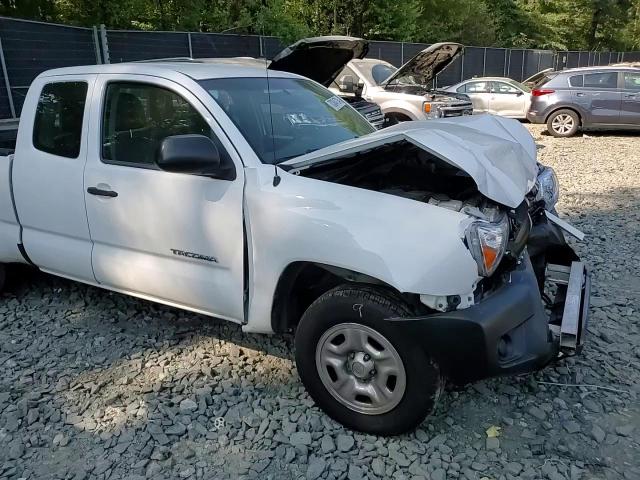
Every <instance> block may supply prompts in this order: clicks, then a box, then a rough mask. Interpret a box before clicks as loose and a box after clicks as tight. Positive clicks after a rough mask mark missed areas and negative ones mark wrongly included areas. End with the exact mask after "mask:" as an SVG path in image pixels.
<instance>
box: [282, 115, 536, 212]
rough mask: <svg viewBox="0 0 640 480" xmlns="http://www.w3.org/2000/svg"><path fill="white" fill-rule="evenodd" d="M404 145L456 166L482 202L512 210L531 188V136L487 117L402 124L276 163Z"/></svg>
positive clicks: (295, 164) (294, 164)
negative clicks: (476, 190)
mask: <svg viewBox="0 0 640 480" xmlns="http://www.w3.org/2000/svg"><path fill="white" fill-rule="evenodd" d="M402 141H408V142H411V143H413V144H414V145H416V146H418V147H420V148H423V149H424V150H425V151H427V152H429V153H431V154H433V155H436V156H437V157H438V158H440V159H442V160H444V161H445V162H447V163H449V164H451V165H454V166H455V167H458V168H460V169H461V170H463V171H465V172H466V173H468V174H469V176H471V178H473V180H474V181H475V183H476V185H477V186H478V190H479V191H480V193H482V194H483V195H484V196H486V197H487V198H490V199H491V200H494V201H496V202H498V203H501V204H503V205H506V206H508V207H511V208H516V207H517V206H518V205H520V203H522V201H523V200H524V197H525V195H526V194H527V192H529V190H531V188H532V187H533V185H534V183H535V181H536V176H537V173H538V167H537V163H536V146H535V143H534V140H533V137H532V136H531V134H529V132H528V131H527V129H526V128H525V127H524V126H522V125H521V124H520V122H518V121H517V120H512V119H507V118H503V117H497V116H493V115H473V116H468V117H457V118H452V119H438V120H427V121H422V122H404V123H400V124H398V125H395V126H393V127H390V128H386V129H384V130H380V131H377V132H374V133H371V134H369V135H366V136H363V137H359V138H354V139H352V140H347V141H345V142H341V143H337V144H335V145H330V146H328V147H325V148H323V149H320V150H316V151H315V152H311V153H308V154H306V155H302V156H300V157H296V158H293V159H290V160H287V161H286V162H283V163H281V164H280V165H281V166H283V167H284V166H286V167H287V169H289V170H291V169H304V168H306V167H308V166H311V165H314V164H317V163H320V162H325V161H332V160H335V159H337V158H342V157H347V156H351V155H355V154H357V153H361V152H366V151H367V150H371V149H373V148H376V147H380V146H383V145H388V144H392V143H394V142H402Z"/></svg>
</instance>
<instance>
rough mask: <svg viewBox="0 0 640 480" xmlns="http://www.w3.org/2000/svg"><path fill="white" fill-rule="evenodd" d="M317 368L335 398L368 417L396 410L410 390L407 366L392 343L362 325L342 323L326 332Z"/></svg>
mask: <svg viewBox="0 0 640 480" xmlns="http://www.w3.org/2000/svg"><path fill="white" fill-rule="evenodd" d="M316 368H317V369H318V374H319V375H320V379H321V380H322V383H323V385H324V386H325V388H326V389H327V391H328V392H329V393H330V394H331V395H332V396H333V398H335V399H336V400H338V401H339V402H340V403H342V404H343V405H344V406H346V407H347V408H349V409H351V410H353V411H355V412H359V413H364V414H367V415H380V414H382V413H386V412H388V411H390V410H392V409H393V408H394V407H395V406H396V405H398V403H400V401H401V400H402V397H403V396H404V392H405V389H406V386H407V376H406V373H405V370H404V364H403V363H402V359H401V358H400V355H399V354H398V352H397V351H396V349H395V348H394V347H393V345H391V342H389V340H387V339H386V338H385V337H384V336H383V335H382V334H380V333H379V332H377V331H376V330H374V329H373V328H369V327H367V326H365V325H360V324H358V323H340V324H338V325H334V326H333V327H331V328H330V329H328V330H327V331H326V332H324V334H323V335H322V337H320V340H319V341H318V345H317V347H316Z"/></svg>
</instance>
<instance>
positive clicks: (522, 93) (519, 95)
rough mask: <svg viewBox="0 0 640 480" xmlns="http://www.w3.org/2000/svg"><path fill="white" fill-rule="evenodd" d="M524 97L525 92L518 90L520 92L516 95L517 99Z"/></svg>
mask: <svg viewBox="0 0 640 480" xmlns="http://www.w3.org/2000/svg"><path fill="white" fill-rule="evenodd" d="M522 95H524V92H522V91H521V90H518V92H517V93H516V97H521V96H522Z"/></svg>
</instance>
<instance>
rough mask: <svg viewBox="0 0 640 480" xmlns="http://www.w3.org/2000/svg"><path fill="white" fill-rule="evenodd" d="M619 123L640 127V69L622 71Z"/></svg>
mask: <svg viewBox="0 0 640 480" xmlns="http://www.w3.org/2000/svg"><path fill="white" fill-rule="evenodd" d="M620 123H622V124H625V125H637V126H639V127H640V71H637V72H622V109H621V111H620Z"/></svg>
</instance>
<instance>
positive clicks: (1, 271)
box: [0, 263, 7, 292]
mask: <svg viewBox="0 0 640 480" xmlns="http://www.w3.org/2000/svg"><path fill="white" fill-rule="evenodd" d="M6 279H7V269H6V267H5V266H4V264H2V263H0V292H2V290H3V289H4V284H5V281H6Z"/></svg>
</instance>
